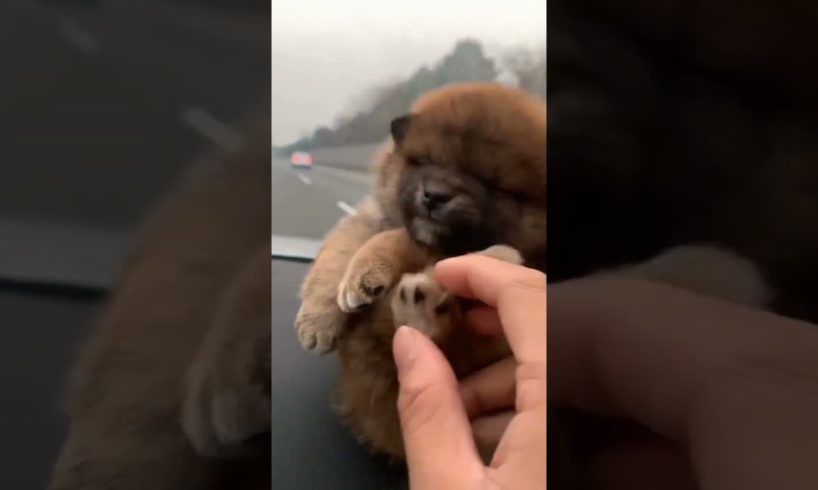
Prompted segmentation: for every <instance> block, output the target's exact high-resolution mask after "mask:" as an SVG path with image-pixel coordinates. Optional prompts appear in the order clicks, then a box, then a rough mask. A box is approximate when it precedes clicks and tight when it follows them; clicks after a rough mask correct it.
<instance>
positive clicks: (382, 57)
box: [272, 0, 546, 257]
mask: <svg viewBox="0 0 818 490" xmlns="http://www.w3.org/2000/svg"><path fill="white" fill-rule="evenodd" d="M274 4H275V7H274V10H273V19H272V34H273V52H272V67H273V73H274V76H273V87H272V88H273V90H272V98H273V101H272V102H273V104H272V107H273V114H272V141H273V166H272V200H273V202H272V231H273V253H274V254H276V253H278V254H280V255H282V256H288V255H291V256H303V257H311V256H313V255H314V253H315V251H316V250H317V247H318V244H319V242H320V240H321V239H322V238H323V236H324V235H325V234H326V233H327V232H328V231H329V229H330V228H332V226H333V225H334V224H335V223H336V222H337V221H338V219H339V218H341V217H342V216H343V215H344V214H345V213H351V212H353V208H354V206H355V205H356V204H357V203H358V201H359V200H360V199H361V198H362V197H363V196H364V194H366V192H367V190H368V189H369V185H370V175H369V172H368V170H369V167H370V165H371V163H372V156H373V153H374V151H375V150H376V148H377V147H378V146H379V144H381V143H382V142H383V141H384V140H385V139H386V137H387V134H388V128H389V122H390V121H391V120H392V119H393V118H395V117H397V116H398V115H401V114H404V113H406V112H408V111H409V107H410V105H411V103H412V102H413V101H414V99H415V98H417V97H418V96H419V95H420V94H422V93H424V92H426V91H429V90H431V89H434V88H437V87H440V86H442V85H446V84H449V83H453V82H462V81H497V82H501V83H506V84H510V85H517V86H521V87H523V88H525V89H527V90H529V91H531V92H533V93H536V94H538V95H540V96H541V97H542V98H543V99H544V98H545V94H546V93H545V75H546V66H545V48H546V34H545V23H546V16H545V15H546V14H545V10H546V5H545V2H543V1H536V0H535V1H531V0H510V1H507V2H504V3H503V6H502V9H498V5H497V3H496V2H494V1H487V0H478V1H470V2H438V1H433V0H419V1H415V2H410V3H398V4H394V3H386V2H384V3H378V2H369V1H363V0H355V1H349V2H344V8H343V9H338V8H333V5H334V3H333V2H332V1H331V0H314V1H311V2H307V3H306V4H304V3H303V2H291V1H289V0H286V1H276V2H274Z"/></svg>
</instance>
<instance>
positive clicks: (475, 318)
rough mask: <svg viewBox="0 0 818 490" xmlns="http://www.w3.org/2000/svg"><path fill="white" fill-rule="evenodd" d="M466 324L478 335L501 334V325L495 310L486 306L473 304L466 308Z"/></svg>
mask: <svg viewBox="0 0 818 490" xmlns="http://www.w3.org/2000/svg"><path fill="white" fill-rule="evenodd" d="M465 315H466V325H467V326H468V327H469V328H470V329H472V330H473V331H474V332H475V333H477V334H478V335H487V336H497V335H502V334H503V325H502V324H501V323H500V315H498V314H497V310H495V309H494V308H490V307H488V306H475V307H472V308H469V309H468V310H466V314H465Z"/></svg>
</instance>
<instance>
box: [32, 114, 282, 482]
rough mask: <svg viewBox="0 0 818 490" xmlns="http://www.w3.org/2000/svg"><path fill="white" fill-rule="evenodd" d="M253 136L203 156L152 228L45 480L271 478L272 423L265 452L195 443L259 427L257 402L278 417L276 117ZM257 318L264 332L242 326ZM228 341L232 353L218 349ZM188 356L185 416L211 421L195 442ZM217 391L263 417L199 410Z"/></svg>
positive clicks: (79, 381)
mask: <svg viewBox="0 0 818 490" xmlns="http://www.w3.org/2000/svg"><path fill="white" fill-rule="evenodd" d="M255 136H256V138H255V139H252V138H251V141H255V143H254V144H251V145H249V146H248V147H247V148H246V149H245V150H243V151H241V152H240V153H237V154H235V155H232V156H231V157H229V158H227V159H226V160H220V161H210V162H205V163H203V164H201V165H199V166H197V167H196V168H195V169H194V170H195V172H194V173H193V174H192V175H189V176H188V177H187V178H186V179H184V182H183V183H182V185H180V186H179V188H177V189H176V190H175V192H174V193H173V194H172V196H171V197H170V199H169V200H168V201H167V202H166V203H164V204H163V205H162V206H161V208H160V209H158V210H157V212H156V213H154V215H153V217H152V219H151V220H150V222H149V223H148V224H147V226H146V227H145V229H144V230H143V233H142V236H141V240H140V243H139V245H138V247H137V248H136V249H135V251H134V252H133V254H132V256H131V258H130V261H129V263H128V265H127V269H126V271H125V273H124V275H123V277H122V279H121V280H120V281H119V283H118V284H117V285H116V286H115V288H114V290H113V293H112V296H111V298H110V300H109V302H108V305H107V306H106V308H105V311H104V312H103V314H102V316H101V318H100V319H99V322H98V325H97V326H96V328H95V330H94V332H93V333H92V335H91V338H90V339H89V341H88V342H87V344H86V345H85V346H84V347H83V350H82V353H81V355H80V358H79V360H78V363H77V366H76V368H75V370H74V373H73V378H72V382H71V385H70V388H69V406H68V416H69V422H70V425H69V432H68V436H67V440H66V441H65V443H64V445H63V447H62V450H61V453H60V455H59V459H58V461H57V463H56V467H55V469H54V472H53V475H52V477H51V481H50V484H49V487H48V488H49V489H51V490H104V489H106V490H107V489H111V488H116V489H118V490H127V489H133V490H144V489H151V490H178V489H180V488H185V489H191V490H194V489H195V490H204V489H213V490H216V489H220V488H230V489H234V488H235V489H239V488H269V485H270V482H269V466H268V462H269V459H267V457H264V456H263V454H267V455H269V437H268V438H267V439H266V440H263V441H260V448H261V449H262V451H261V454H262V457H261V458H260V459H255V458H248V459H246V460H233V461H228V460H223V461H219V460H213V459H207V458H205V457H203V456H202V455H201V454H199V453H197V446H198V448H199V449H203V450H204V451H202V452H205V453H208V452H210V453H212V452H213V451H208V450H209V449H212V444H211V441H213V440H214V439H215V438H216V437H218V436H224V439H225V440H224V441H223V442H224V443H225V446H226V445H228V444H229V443H230V442H235V441H236V440H238V439H240V438H241V437H243V436H244V437H246V436H251V435H252V430H251V431H250V432H247V431H246V430H245V429H246V427H248V425H247V422H255V421H257V419H258V418H259V417H260V416H263V415H266V416H267V417H268V419H267V420H266V422H267V424H269V408H266V409H265V407H264V403H265V398H264V396H261V395H263V394H264V392H265V391H266V392H267V393H269V380H270V375H269V363H270V360H269V356H270V351H269V347H268V345H269V343H268V344H261V345H260V344H259V343H258V340H259V338H258V336H259V335H263V332H267V336H268V339H269V328H270V311H269V304H270V302H269V298H270V296H269V295H270V284H269V277H270V276H269V270H270V269H269V226H270V222H269V212H268V206H269V205H270V204H269V203H270V197H269V187H267V184H266V182H268V179H269V164H270V163H269V162H270V148H269V144H268V143H269V129H268V128H265V127H262V128H259V131H258V133H257V134H256V135H255ZM248 330H252V331H253V332H256V334H254V335H253V336H251V337H249V338H246V339H245V338H243V337H242V335H241V334H242V333H243V332H246V331H248ZM225 332H227V333H228V336H231V337H232V339H230V340H229V341H226V342H224V343H223V342H222V340H223V339H225V337H226V336H225ZM208 336H213V338H210V339H208ZM225 353H227V354H230V355H229V357H225V359H230V361H229V362H225V363H220V362H218V361H217V359H218V358H219V356H221V355H222V354H225ZM194 361H195V362H194ZM191 365H193V368H192V371H193V372H192V374H191V375H190V377H189V379H190V380H191V381H190V384H192V385H193V386H192V388H190V389H191V391H192V394H191V401H189V403H188V407H187V410H186V416H187V417H188V419H189V421H188V422H187V423H186V426H187V427H188V428H200V427H201V431H200V432H197V434H196V435H195V437H194V438H193V441H194V442H195V444H196V446H194V444H192V443H191V441H190V439H188V437H187V434H186V433H185V431H184V430H183V426H182V423H181V419H182V405H183V400H184V398H185V396H186V394H185V390H186V380H187V379H188V375H187V373H188V370H189V369H191V368H190V366H191ZM264 366H267V368H266V369H265V367H264ZM227 386H229V390H224V389H223V388H224V387H227ZM202 393H205V394H207V395H208V396H206V397H205V396H201V395H202ZM248 394H251V395H248ZM221 395H227V396H226V397H225V396H221ZM210 396H215V397H217V398H219V399H221V400H222V402H223V403H222V406H224V405H226V404H230V403H233V404H234V405H238V406H241V407H242V408H241V410H240V411H238V412H237V413H240V414H242V415H247V414H248V413H251V414H253V416H254V417H256V420H254V419H253V418H252V417H246V416H245V417H244V418H243V419H239V420H243V425H242V424H241V423H240V424H239V426H238V427H229V426H228V427H226V428H225V429H226V430H222V431H214V430H212V428H211V427H210V426H208V425H207V424H200V423H199V421H201V420H203V419H206V418H207V417H209V416H210V413H211V411H215V410H218V408H219V407H218V406H214V405H213V404H212V403H211V399H210V398H209V397H210ZM231 397H232V398H231ZM257 403H258V404H261V406H256V405H255V404H257ZM267 406H268V407H269V403H267ZM231 415H232V414H231ZM222 426H224V424H222ZM253 427H254V428H255V427H257V426H255V425H254V426H253ZM222 428H224V427H222ZM262 430H263V424H262ZM214 434H215V435H214ZM268 457H269V456H268Z"/></svg>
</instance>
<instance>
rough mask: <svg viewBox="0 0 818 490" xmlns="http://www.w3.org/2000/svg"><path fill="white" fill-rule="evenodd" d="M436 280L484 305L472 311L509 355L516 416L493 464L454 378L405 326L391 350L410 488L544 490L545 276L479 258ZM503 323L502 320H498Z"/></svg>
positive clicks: (445, 266) (441, 268)
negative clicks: (478, 442)
mask: <svg viewBox="0 0 818 490" xmlns="http://www.w3.org/2000/svg"><path fill="white" fill-rule="evenodd" d="M436 277H437V279H438V281H440V282H441V283H442V284H443V285H444V286H445V287H446V288H447V289H448V290H449V291H450V292H452V293H453V294H455V295H457V296H461V297H465V298H472V299H477V300H480V301H481V302H483V303H484V304H485V305H487V308H480V309H478V310H477V311H475V312H473V313H471V314H470V315H473V316H474V317H475V318H478V320H476V321H478V322H479V321H480V318H482V320H483V321H484V324H483V326H485V327H486V328H494V329H495V330H499V329H500V328H501V325H502V329H503V331H504V333H505V335H506V337H507V339H508V342H509V345H510V347H511V350H512V352H513V354H514V360H515V361H514V366H513V367H514V371H515V385H516V390H515V391H514V393H515V405H516V415H515V416H514V417H513V418H512V419H511V421H510V423H509V424H508V427H507V430H506V431H505V434H504V436H503V438H502V440H501V442H500V444H499V446H498V447H497V450H496V452H495V455H494V459H493V460H492V462H491V465H490V466H488V467H486V466H485V465H484V464H483V462H482V461H481V459H480V457H479V456H478V453H477V450H476V448H475V444H474V438H473V436H472V431H471V430H470V426H469V421H468V417H467V413H466V409H465V408H464V406H463V402H462V401H461V397H460V395H459V393H458V385H457V380H456V379H455V376H454V373H453V372H452V369H451V367H450V366H449V364H448V362H447V361H446V359H445V358H444V357H443V354H442V353H441V352H440V351H439V350H438V349H437V347H436V346H435V345H434V344H433V343H432V342H431V341H430V340H429V339H427V338H426V337H425V336H423V335H422V334H420V333H419V332H416V331H415V330H413V329H411V328H407V327H401V328H400V329H398V331H397V333H396V334H395V338H394V344H393V351H394V355H395V362H396V364H397V366H398V372H399V374H398V376H399V380H400V386H401V391H400V395H399V398H398V410H399V413H400V417H401V426H402V430H403V436H404V444H405V446H406V459H407V464H408V467H409V480H410V485H411V487H412V488H413V490H424V489H439V488H445V489H449V488H451V489H459V488H484V487H485V488H488V487H497V486H500V487H502V488H513V489H526V488H538V489H540V488H543V487H544V486H545V482H546V464H545V462H546V325H545V318H546V304H545V299H546V289H545V275H543V274H542V273H540V272H537V271H534V270H532V269H527V268H524V267H521V266H517V265H511V264H508V263H505V262H500V261H498V260H495V259H491V258H487V257H481V256H476V255H472V256H466V257H459V258H456V259H450V260H446V261H442V262H440V263H439V264H438V266H437V268H436ZM501 321H502V322H501Z"/></svg>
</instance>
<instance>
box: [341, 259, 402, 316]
mask: <svg viewBox="0 0 818 490" xmlns="http://www.w3.org/2000/svg"><path fill="white" fill-rule="evenodd" d="M394 277H395V272H394V271H393V270H392V268H391V267H390V266H388V265H386V264H383V263H380V262H376V263H367V262H366V261H360V262H359V261H353V262H352V263H351V264H350V266H349V268H348V269H347V272H346V274H344V278H343V280H341V284H340V285H339V286H338V298H337V301H338V306H339V307H340V308H341V311H344V312H347V313H351V312H354V311H358V310H359V309H360V308H361V307H362V306H366V305H369V304H372V303H374V302H375V300H376V299H378V298H380V297H381V296H383V294H384V293H386V291H387V290H388V289H389V288H391V287H392V284H393V283H394V280H395V279H394Z"/></svg>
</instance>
